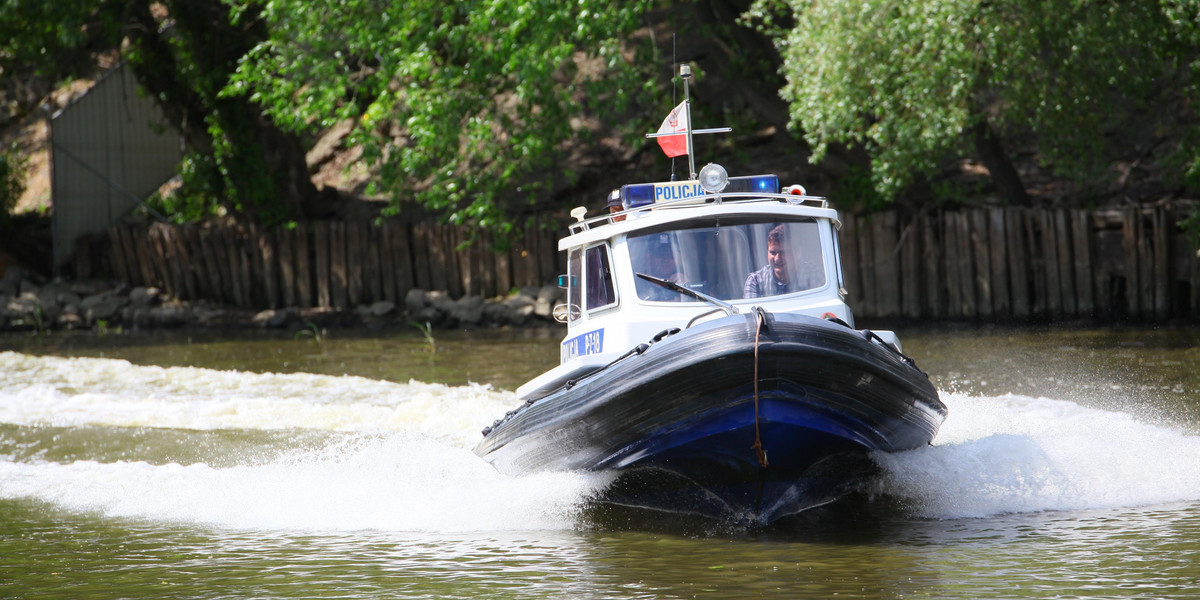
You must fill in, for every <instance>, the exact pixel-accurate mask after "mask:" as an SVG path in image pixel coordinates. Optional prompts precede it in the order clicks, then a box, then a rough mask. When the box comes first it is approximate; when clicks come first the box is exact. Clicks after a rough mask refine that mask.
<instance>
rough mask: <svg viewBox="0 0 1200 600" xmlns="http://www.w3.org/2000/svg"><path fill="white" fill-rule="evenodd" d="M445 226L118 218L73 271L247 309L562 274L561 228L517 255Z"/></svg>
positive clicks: (488, 286) (533, 281)
mask: <svg viewBox="0 0 1200 600" xmlns="http://www.w3.org/2000/svg"><path fill="white" fill-rule="evenodd" d="M469 235H471V232H469V231H467V230H466V229H465V228H460V227H452V226H444V225H422V226H419V227H418V226H413V225H408V224H384V225H376V224H373V223H370V222H367V221H353V222H320V223H312V224H308V225H300V226H298V227H296V228H295V229H286V228H279V229H273V230H263V229H259V228H256V227H253V226H250V227H230V226H225V225H218V224H215V223H201V224H195V223H191V224H187V225H181V226H174V225H167V224H164V223H153V224H144V223H128V222H122V223H117V224H114V225H112V226H111V227H109V229H108V235H107V239H101V240H93V242H92V243H91V245H92V246H93V249H92V250H91V251H83V252H80V253H78V254H77V256H76V262H75V270H76V273H77V274H78V273H86V274H98V273H111V274H112V275H113V276H114V277H116V278H117V279H120V280H122V281H125V282H127V283H129V284H130V285H135V286H138V285H145V286H155V287H158V288H161V289H163V290H165V291H166V292H167V293H168V294H170V295H172V296H175V297H178V298H181V299H185V300H196V299H205V300H211V301H214V302H221V303H226V304H231V305H234V306H241V307H248V308H280V307H285V306H292V307H300V308H312V307H323V308H337V309H345V308H353V307H356V306H359V305H363V304H371V303H374V302H378V301H388V302H393V303H397V304H400V303H403V302H404V297H405V295H406V294H407V293H408V291H409V290H411V289H414V288H422V289H426V290H445V291H447V292H449V293H450V295H451V296H453V297H460V296H463V295H466V294H470V295H477V296H484V297H493V296H498V295H504V294H507V293H508V292H509V291H510V290H512V289H513V288H517V287H524V286H541V285H543V284H545V283H546V282H552V281H554V280H555V279H556V277H557V275H558V274H559V273H562V272H565V271H566V258H565V256H563V257H560V256H559V253H558V252H557V249H558V239H557V238H558V233H557V232H556V231H554V230H548V229H540V228H537V227H529V228H528V229H527V230H526V231H525V232H524V238H523V240H522V241H520V242H517V243H516V244H514V247H513V249H512V251H511V252H509V253H507V254H503V255H496V254H494V253H492V252H491V251H490V250H488V246H489V242H490V241H491V240H490V238H489V237H488V235H486V234H484V235H482V237H481V238H480V239H479V240H478V241H477V242H476V243H475V244H471V245H466V244H465V242H466V241H467V240H468V236H469Z"/></svg>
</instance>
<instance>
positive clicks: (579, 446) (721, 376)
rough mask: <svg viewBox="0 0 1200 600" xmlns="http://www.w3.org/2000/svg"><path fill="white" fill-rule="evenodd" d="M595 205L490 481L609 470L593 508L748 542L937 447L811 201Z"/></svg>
mask: <svg viewBox="0 0 1200 600" xmlns="http://www.w3.org/2000/svg"><path fill="white" fill-rule="evenodd" d="M685 82H686V79H685ZM687 102H688V101H687V100H685V101H684V103H683V104H681V105H680V107H677V108H682V109H683V111H684V112H683V113H682V118H678V119H676V121H681V122H682V125H681V126H679V127H680V128H681V129H683V130H684V132H683V135H688V136H690V135H691V134H693V133H699V132H700V131H692V130H691V129H690V124H689V123H688V121H689V120H690V119H688V118H687V117H688V115H687V112H686V110H687ZM672 127H675V125H672ZM672 127H668V123H667V122H666V121H664V129H666V130H667V131H666V134H665V135H664V130H663V129H660V130H659V134H658V135H660V136H663V137H665V136H667V135H677V134H674V133H673V132H672ZM652 135H653V134H652ZM664 148H665V146H664ZM690 148H691V143H690V139H689V140H688V142H687V144H686V149H688V150H690ZM688 157H689V165H691V163H692V160H691V154H690V152H689V153H688ZM689 170H690V171H692V172H694V167H693V168H691V169H689ZM610 207H612V210H614V211H616V212H610V213H607V214H603V215H599V216H595V217H592V218H586V210H585V209H583V208H577V209H575V210H574V211H572V216H573V217H574V218H575V219H576V221H575V222H574V223H572V224H571V225H570V227H569V234H568V235H567V237H565V238H563V239H562V240H560V242H559V250H561V251H565V252H566V253H567V273H566V274H565V275H563V276H561V277H560V278H559V283H560V285H562V286H564V287H565V288H566V290H567V294H566V297H567V301H566V303H565V304H561V305H559V306H557V307H555V309H554V315H555V318H556V319H558V320H560V321H562V322H565V323H566V325H567V334H566V337H565V338H564V340H563V341H562V343H561V350H560V353H561V363H560V364H559V365H558V366H557V367H555V368H553V369H551V370H550V371H548V372H546V373H544V374H542V375H541V376H539V377H536V378H535V379H533V380H532V381H530V382H528V383H526V384H525V385H523V386H521V387H520V388H518V390H517V397H518V400H519V401H520V402H521V404H520V405H519V406H518V407H517V408H516V409H515V410H512V411H510V412H509V413H508V414H506V415H505V416H504V417H503V418H501V419H500V420H498V421H496V422H495V423H494V424H493V425H491V426H490V427H487V428H486V429H484V430H483V439H482V440H481V441H480V442H479V444H478V445H477V446H476V448H475V453H476V454H478V455H479V456H481V457H483V458H484V459H485V460H487V461H488V462H490V463H491V464H492V465H494V466H495V467H496V468H497V469H498V470H499V471H501V472H502V473H507V474H524V473H530V472H536V471H542V470H584V471H610V472H613V473H614V474H615V477H614V479H613V481H612V483H611V484H609V486H608V487H607V489H606V490H605V491H604V492H603V493H602V495H601V497H600V498H599V499H598V500H599V501H600V502H604V503H611V504H615V505H620V506H629V507H636V508H639V509H649V510H653V511H667V512H671V513H682V514H695V515H701V516H704V517H710V518H713V519H717V520H721V521H725V522H731V523H736V524H748V525H751V526H761V525H767V524H770V523H772V522H774V521H776V520H778V519H780V518H783V517H786V516H789V515H793V514H796V513H800V512H802V511H804V510H806V509H810V508H813V507H816V506H821V505H824V504H827V503H829V502H832V501H834V500H836V499H838V498H839V497H841V496H843V495H844V494H846V493H847V492H848V491H850V490H851V489H852V488H853V486H854V485H855V484H856V483H857V482H858V481H859V479H860V476H861V475H863V474H864V473H865V472H867V471H868V470H869V469H870V467H871V464H872V463H871V461H870V459H869V455H870V453H872V452H900V451H905V450H911V449H915V448H919V447H921V446H925V445H927V444H929V443H930V441H931V440H932V439H933V437H934V436H935V435H936V433H937V431H938V428H939V427H940V425H941V423H942V422H943V421H944V419H945V418H946V407H945V405H944V404H943V403H942V402H941V401H940V400H939V398H938V394H937V390H936V389H935V388H934V386H933V385H932V383H931V382H930V381H929V378H928V376H927V375H926V374H925V373H924V372H922V371H921V370H920V369H918V368H917V366H916V365H915V364H914V362H913V360H911V359H910V358H908V357H907V356H905V355H904V354H903V353H902V349H901V345H900V342H899V340H898V339H897V338H896V335H895V334H894V333H893V332H890V331H877V330H876V331H872V330H866V329H863V330H859V329H855V327H854V317H853V315H852V314H851V311H850V308H849V306H848V305H847V304H846V301H845V297H846V290H845V289H844V284H843V279H842V268H841V255H840V252H839V245H838V229H839V227H840V221H839V220H838V215H837V212H836V211H835V210H834V209H832V208H830V206H829V204H828V202H827V201H826V200H825V199H824V198H822V197H818V196H812V195H808V194H807V193H806V192H805V190H804V189H803V188H802V187H801V186H789V187H788V188H786V189H785V188H781V186H780V182H779V179H778V177H776V176H774V175H759V176H748V177H730V176H728V174H727V173H726V171H725V169H724V168H722V167H721V166H719V165H716V164H709V165H707V166H705V167H704V168H703V169H701V170H700V172H699V173H698V174H696V175H694V176H693V178H692V179H689V180H685V181H671V182H663V183H646V184H631V185H625V186H622V187H621V188H619V189H618V190H614V192H613V194H612V196H611V198H610Z"/></svg>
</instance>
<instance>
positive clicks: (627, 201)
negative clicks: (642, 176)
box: [621, 183, 654, 210]
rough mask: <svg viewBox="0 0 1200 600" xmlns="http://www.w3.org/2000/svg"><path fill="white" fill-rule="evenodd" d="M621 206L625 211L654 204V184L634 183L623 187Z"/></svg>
mask: <svg viewBox="0 0 1200 600" xmlns="http://www.w3.org/2000/svg"><path fill="white" fill-rule="evenodd" d="M621 204H622V205H624V206H625V210H629V209H631V208H637V207H639V206H646V205H647V204H654V184H653V183H632V184H629V185H623V186H621Z"/></svg>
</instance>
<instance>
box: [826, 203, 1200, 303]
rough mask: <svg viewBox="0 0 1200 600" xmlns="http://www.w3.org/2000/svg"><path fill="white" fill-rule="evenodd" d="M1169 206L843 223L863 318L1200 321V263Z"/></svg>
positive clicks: (887, 216) (853, 297) (849, 284)
mask: <svg viewBox="0 0 1200 600" xmlns="http://www.w3.org/2000/svg"><path fill="white" fill-rule="evenodd" d="M1185 216H1186V214H1185V213H1183V212H1182V211H1180V212H1178V213H1177V212H1176V211H1175V210H1173V209H1172V207H1169V206H1157V207H1152V208H1142V207H1135V208H1129V209H1125V210H1115V211H1114V210H1109V211H1085V210H1066V209H1062V210H1052V209H1029V208H994V209H980V210H965V211H955V212H949V211H947V212H939V213H932V214H926V215H923V216H919V217H913V218H906V219H905V218H901V217H899V216H897V215H896V214H895V213H881V214H875V215H871V216H869V217H854V216H846V217H844V227H843V229H842V235H841V238H842V239H841V242H842V256H843V259H844V260H843V262H844V265H845V274H846V289H847V290H848V292H849V294H850V296H849V302H850V305H851V308H852V309H853V310H854V313H855V315H856V316H861V317H877V318H906V319H951V320H977V321H985V322H1006V321H1016V322H1026V321H1053V320H1071V319H1089V320H1097V321H1118V320H1134V321H1154V322H1162V321H1166V320H1169V319H1177V318H1181V319H1191V320H1200V259H1198V258H1197V256H1196V250H1195V248H1194V247H1193V246H1192V245H1191V243H1190V242H1189V241H1188V240H1187V237H1186V236H1185V234H1184V232H1182V231H1181V230H1180V228H1179V226H1178V221H1179V220H1180V219H1182V218H1183V217H1185Z"/></svg>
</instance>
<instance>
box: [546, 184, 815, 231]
mask: <svg viewBox="0 0 1200 600" xmlns="http://www.w3.org/2000/svg"><path fill="white" fill-rule="evenodd" d="M697 199H703V201H704V204H711V205H719V204H722V203H725V202H726V201H728V203H729V204H750V203H756V202H784V203H787V204H794V205H798V206H804V205H809V206H813V207H814V208H829V201H828V199H826V198H825V197H824V196H809V195H803V196H801V195H796V194H786V193H779V194H771V193H763V192H725V193H720V194H705V195H704V196H693V197H690V198H679V199H676V200H668V201H666V202H656V203H652V204H646V205H643V206H636V207H634V208H630V209H627V210H623V211H621V212H616V213H606V214H603V215H598V216H595V217H592V218H590V219H584V220H582V221H576V222H574V223H571V224H570V225H569V226H568V228H569V230H570V232H571V235H574V234H576V233H580V232H582V231H587V230H589V229H591V228H592V227H593V226H596V225H608V224H610V223H615V222H616V221H614V220H613V219H614V218H615V217H620V216H625V217H627V218H628V217H629V216H632V215H637V214H642V213H646V212H649V211H651V210H660V209H678V208H695V207H696V206H698V205H699V204H698V203H697Z"/></svg>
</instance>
